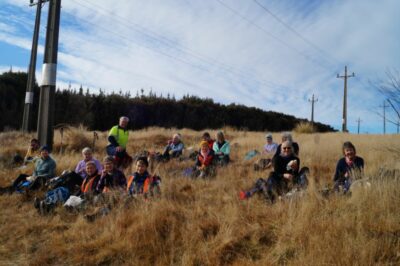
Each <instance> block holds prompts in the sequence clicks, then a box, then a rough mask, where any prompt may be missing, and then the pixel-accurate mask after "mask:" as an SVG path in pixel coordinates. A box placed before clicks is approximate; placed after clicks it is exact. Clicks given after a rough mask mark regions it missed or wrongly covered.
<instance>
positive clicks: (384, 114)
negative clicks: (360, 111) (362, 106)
mask: <svg viewBox="0 0 400 266" xmlns="http://www.w3.org/2000/svg"><path fill="white" fill-rule="evenodd" d="M379 107H382V108H383V134H386V108H388V107H389V105H386V101H385V100H383V105H379Z"/></svg>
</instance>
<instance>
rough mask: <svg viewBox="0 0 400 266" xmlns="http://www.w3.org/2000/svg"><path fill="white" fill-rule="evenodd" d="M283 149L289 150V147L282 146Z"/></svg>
mask: <svg viewBox="0 0 400 266" xmlns="http://www.w3.org/2000/svg"><path fill="white" fill-rule="evenodd" d="M282 149H283V150H291V149H292V148H291V147H282Z"/></svg>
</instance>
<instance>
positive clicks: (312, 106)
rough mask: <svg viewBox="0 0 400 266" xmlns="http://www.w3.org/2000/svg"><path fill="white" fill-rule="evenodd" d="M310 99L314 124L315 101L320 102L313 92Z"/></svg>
mask: <svg viewBox="0 0 400 266" xmlns="http://www.w3.org/2000/svg"><path fill="white" fill-rule="evenodd" d="M308 101H309V102H311V124H313V125H314V103H315V102H318V99H314V94H313V95H312V98H311V100H310V99H308Z"/></svg>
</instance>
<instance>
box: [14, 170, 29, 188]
mask: <svg viewBox="0 0 400 266" xmlns="http://www.w3.org/2000/svg"><path fill="white" fill-rule="evenodd" d="M28 176H29V175H25V174H20V175H19V176H18V177H17V178H16V179H15V180H14V182H13V184H12V187H13V188H14V189H15V190H16V189H17V188H18V185H19V184H21V182H24V181H26V178H27V177H28Z"/></svg>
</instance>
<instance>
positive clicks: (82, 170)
mask: <svg viewBox="0 0 400 266" xmlns="http://www.w3.org/2000/svg"><path fill="white" fill-rule="evenodd" d="M82 156H83V159H82V160H81V161H79V162H78V164H77V165H76V167H75V173H77V174H79V175H80V176H81V177H82V178H85V176H86V163H87V162H89V161H93V162H94V163H95V164H96V168H97V171H98V172H99V173H100V172H101V171H102V170H103V167H102V165H101V163H100V161H99V160H97V159H96V158H94V157H93V152H92V149H90V148H89V147H85V148H83V150H82Z"/></svg>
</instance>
